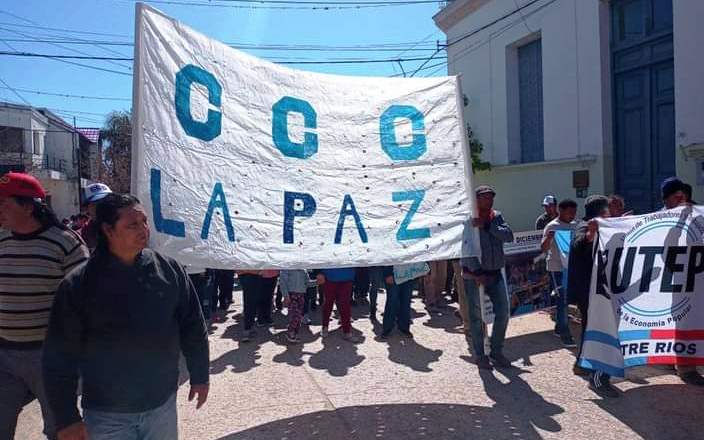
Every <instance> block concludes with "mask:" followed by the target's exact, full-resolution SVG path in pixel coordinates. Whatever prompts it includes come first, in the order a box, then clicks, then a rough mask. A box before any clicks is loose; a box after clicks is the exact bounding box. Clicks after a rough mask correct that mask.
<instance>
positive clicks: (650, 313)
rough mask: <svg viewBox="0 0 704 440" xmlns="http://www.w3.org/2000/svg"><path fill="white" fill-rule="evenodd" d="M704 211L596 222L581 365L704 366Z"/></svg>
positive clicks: (619, 370) (608, 368)
mask: <svg viewBox="0 0 704 440" xmlns="http://www.w3.org/2000/svg"><path fill="white" fill-rule="evenodd" d="M703 236H704V207H699V206H695V207H691V206H690V207H683V208H677V209H673V210H668V211H661V212H656V213H652V214H647V215H639V216H630V217H621V218H618V219H607V220H600V221H599V240H598V243H597V249H595V250H596V254H595V265H594V270H593V273H592V285H591V294H590V297H589V301H590V302H589V317H588V326H587V331H586V334H585V336H584V341H585V342H584V346H583V349H582V358H581V360H580V364H581V365H582V366H584V367H587V368H594V369H600V370H602V371H605V372H606V373H609V374H611V375H613V376H623V373H624V369H625V368H628V367H633V366H637V365H645V364H678V365H704V240H703V239H702V237H703Z"/></svg>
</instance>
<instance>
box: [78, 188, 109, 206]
mask: <svg viewBox="0 0 704 440" xmlns="http://www.w3.org/2000/svg"><path fill="white" fill-rule="evenodd" d="M111 192H112V190H111V189H110V187H109V186H107V185H106V184H104V183H93V184H91V185H88V187H86V189H85V192H84V193H83V201H84V202H85V204H90V203H95V202H97V201H98V200H100V199H102V198H103V197H105V196H106V195H108V194H110V193H111Z"/></svg>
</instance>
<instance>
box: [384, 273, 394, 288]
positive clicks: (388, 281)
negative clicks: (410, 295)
mask: <svg viewBox="0 0 704 440" xmlns="http://www.w3.org/2000/svg"><path fill="white" fill-rule="evenodd" d="M384 281H386V284H388V285H389V286H391V285H393V284H394V276H393V275H389V276H388V277H386V279H385V280H384Z"/></svg>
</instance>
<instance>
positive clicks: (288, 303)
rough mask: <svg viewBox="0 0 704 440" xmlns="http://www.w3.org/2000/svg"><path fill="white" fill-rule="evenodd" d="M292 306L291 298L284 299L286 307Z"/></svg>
mask: <svg viewBox="0 0 704 440" xmlns="http://www.w3.org/2000/svg"><path fill="white" fill-rule="evenodd" d="M290 305H291V298H290V297H288V296H287V297H286V298H284V306H285V307H288V306H290Z"/></svg>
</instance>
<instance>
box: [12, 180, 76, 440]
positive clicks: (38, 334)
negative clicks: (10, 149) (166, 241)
mask: <svg viewBox="0 0 704 440" xmlns="http://www.w3.org/2000/svg"><path fill="white" fill-rule="evenodd" d="M45 197H46V193H45V191H44V188H42V185H41V184H40V183H39V181H38V180H37V179H35V178H34V177H33V176H30V175H29V174H24V173H8V174H5V175H3V176H0V225H2V228H3V229H0V396H2V397H0V439H12V438H13V437H14V434H15V427H16V425H17V416H18V415H19V413H20V411H21V410H22V407H23V406H24V405H26V404H27V403H29V402H31V401H32V400H34V399H35V398H36V399H39V403H40V404H41V408H42V414H43V416H44V433H45V434H46V436H47V437H48V438H50V439H53V438H55V436H56V432H55V427H54V417H53V416H52V414H51V413H50V412H49V406H48V404H47V402H46V394H45V390H44V385H43V381H42V371H41V348H42V344H43V342H44V335H45V333H46V329H47V326H48V323H49V313H50V311H51V307H52V303H53V300H54V293H55V291H56V288H57V287H58V285H59V283H60V282H61V280H62V279H63V277H64V276H65V275H66V274H67V273H68V272H70V271H71V269H73V268H74V267H75V266H77V265H78V264H80V263H81V262H83V261H85V260H86V259H87V257H88V251H87V249H86V247H85V246H84V245H83V242H82V241H81V239H80V238H79V237H78V236H77V235H76V234H75V233H73V232H72V231H69V230H67V228H66V226H64V225H63V224H62V223H61V222H60V221H59V220H58V219H57V218H56V215H55V214H54V213H53V212H52V210H51V208H49V207H48V206H47V205H46V203H44V201H43V199H44V198H45Z"/></svg>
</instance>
